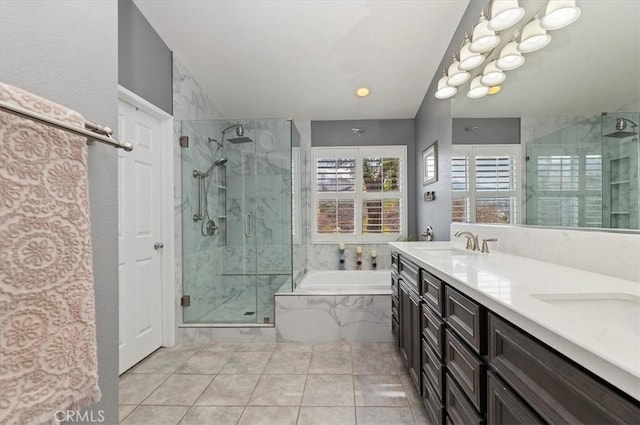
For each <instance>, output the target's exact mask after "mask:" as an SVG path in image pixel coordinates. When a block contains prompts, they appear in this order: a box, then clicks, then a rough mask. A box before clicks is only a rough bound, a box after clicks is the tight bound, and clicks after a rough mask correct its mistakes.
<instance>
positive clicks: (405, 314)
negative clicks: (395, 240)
mask: <svg viewBox="0 0 640 425" xmlns="http://www.w3.org/2000/svg"><path fill="white" fill-rule="evenodd" d="M399 319H400V354H401V355H402V359H403V360H404V364H405V366H406V367H407V369H408V368H409V367H410V360H411V300H410V299H409V288H408V287H407V285H406V284H405V283H404V281H403V280H402V279H400V318H399Z"/></svg>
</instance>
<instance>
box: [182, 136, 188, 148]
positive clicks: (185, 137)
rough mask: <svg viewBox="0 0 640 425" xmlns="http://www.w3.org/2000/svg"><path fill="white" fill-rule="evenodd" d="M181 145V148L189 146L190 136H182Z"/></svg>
mask: <svg viewBox="0 0 640 425" xmlns="http://www.w3.org/2000/svg"><path fill="white" fill-rule="evenodd" d="M180 147H181V148H188V147H189V136H180Z"/></svg>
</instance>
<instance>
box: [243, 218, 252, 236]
mask: <svg viewBox="0 0 640 425" xmlns="http://www.w3.org/2000/svg"><path fill="white" fill-rule="evenodd" d="M244 237H245V238H250V237H251V214H248V213H247V214H245V215H244Z"/></svg>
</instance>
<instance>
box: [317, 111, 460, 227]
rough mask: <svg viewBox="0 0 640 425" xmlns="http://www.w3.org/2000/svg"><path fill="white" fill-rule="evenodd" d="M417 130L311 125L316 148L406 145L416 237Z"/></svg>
mask: <svg viewBox="0 0 640 425" xmlns="http://www.w3.org/2000/svg"><path fill="white" fill-rule="evenodd" d="M352 128H361V129H363V130H364V133H363V134H362V135H361V136H358V135H357V134H353V132H352V131H351V129H352ZM414 130H415V127H414V121H413V120H412V119H396V120H345V121H311V145H312V147H317V146H367V145H373V146H383V145H403V146H406V147H407V179H408V181H409V182H408V192H407V194H408V196H407V201H408V205H407V219H408V226H407V232H408V234H415V233H416V215H415V211H416V200H415V197H413V196H411V194H412V193H414V192H415V190H416V189H415V182H416V167H415V163H414V162H413V161H412V158H414V157H415V143H414V141H415V133H414ZM447 232H448V231H447Z"/></svg>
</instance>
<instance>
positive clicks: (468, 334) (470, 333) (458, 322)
mask: <svg viewBox="0 0 640 425" xmlns="http://www.w3.org/2000/svg"><path fill="white" fill-rule="evenodd" d="M445 310H446V311H445V313H446V317H447V323H448V324H449V325H450V326H451V327H452V328H453V329H455V330H456V332H457V333H458V335H459V336H460V337H461V338H462V339H464V340H465V341H466V342H467V343H468V344H469V345H470V346H471V347H473V349H474V350H475V352H476V353H477V354H480V355H482V354H486V342H485V337H484V336H485V322H486V319H485V314H486V313H485V311H484V308H482V306H480V305H479V304H477V303H475V302H473V301H472V300H470V299H469V298H467V297H466V296H464V295H462V294H461V293H460V292H458V291H456V290H455V289H453V288H452V287H450V286H447V287H445Z"/></svg>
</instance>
